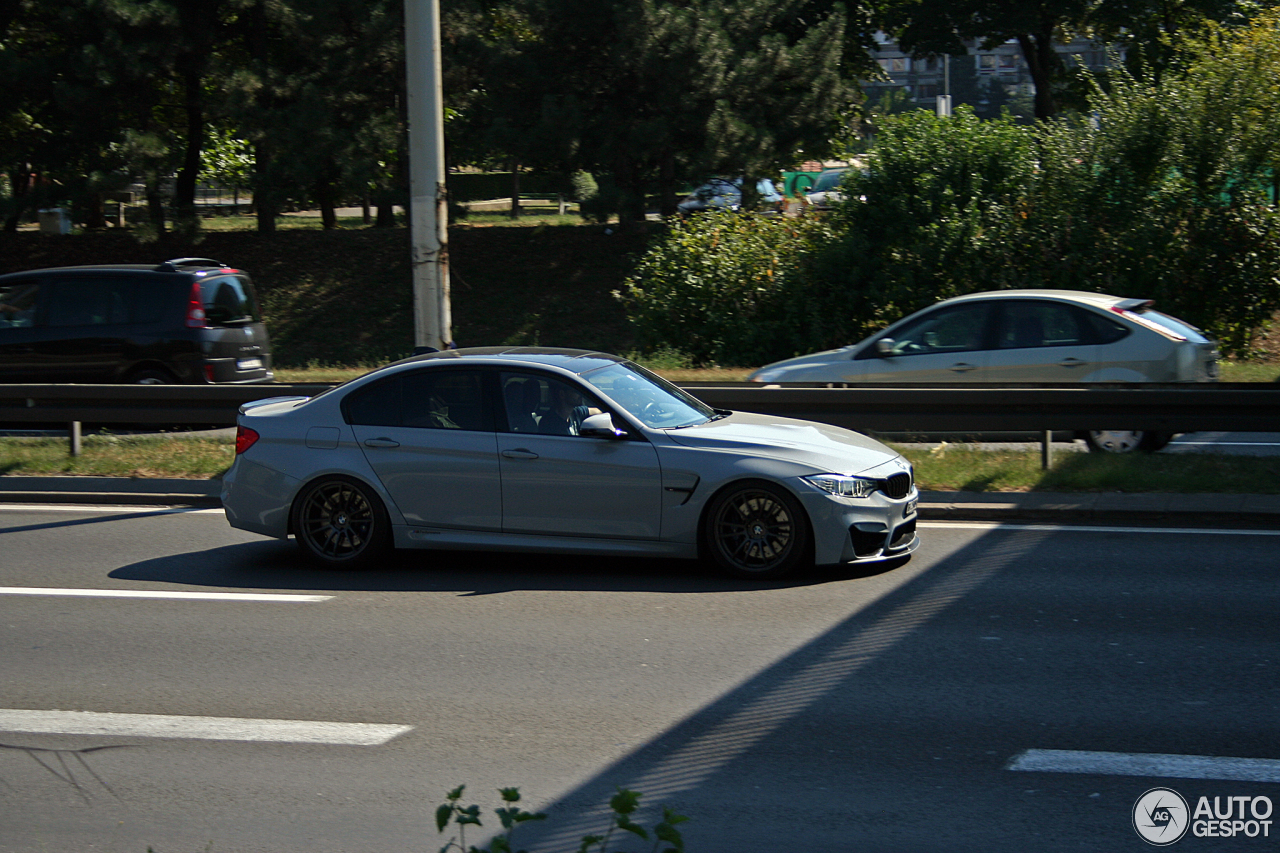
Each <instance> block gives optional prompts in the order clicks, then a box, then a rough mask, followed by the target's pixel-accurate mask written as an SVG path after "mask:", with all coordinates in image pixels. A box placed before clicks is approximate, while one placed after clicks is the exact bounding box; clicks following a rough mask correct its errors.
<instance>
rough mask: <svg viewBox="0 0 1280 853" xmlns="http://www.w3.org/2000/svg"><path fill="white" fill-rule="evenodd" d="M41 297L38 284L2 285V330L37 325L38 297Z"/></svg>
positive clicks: (0, 321)
mask: <svg viewBox="0 0 1280 853" xmlns="http://www.w3.org/2000/svg"><path fill="white" fill-rule="evenodd" d="M39 295H40V285H38V284H34V283H19V284H5V285H0V329H6V328H26V327H28V326H33V325H35V322H36V297H38V296H39Z"/></svg>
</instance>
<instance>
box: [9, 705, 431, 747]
mask: <svg viewBox="0 0 1280 853" xmlns="http://www.w3.org/2000/svg"><path fill="white" fill-rule="evenodd" d="M0 731H7V732H23V733H28V734H53V735H111V736H114V737H160V738H187V739H195V740H234V741H266V742H272V743H322V744H334V745H339V746H380V745H381V744H384V743H386V742H387V741H389V740H391V739H392V738H394V737H398V736H399V735H402V734H404V733H406V732H410V731H413V726H396V725H383V724H378V723H329V722H320V721H314V720H248V719H240V718H238V717H179V716H169V715H163V714H109V713H108V714H103V713H95V712H92V711H22V710H12V709H0Z"/></svg>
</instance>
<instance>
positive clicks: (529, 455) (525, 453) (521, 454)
mask: <svg viewBox="0 0 1280 853" xmlns="http://www.w3.org/2000/svg"><path fill="white" fill-rule="evenodd" d="M502 455H503V456H505V457H507V458H508V459H537V458H538V454H536V453H534V452H533V451H532V450H525V449H524V448H523V447H521V448H519V449H518V450H504V451H502Z"/></svg>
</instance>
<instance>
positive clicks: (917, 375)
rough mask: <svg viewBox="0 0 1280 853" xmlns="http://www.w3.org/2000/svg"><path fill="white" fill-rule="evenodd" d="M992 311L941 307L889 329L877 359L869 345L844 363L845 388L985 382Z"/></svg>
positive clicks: (981, 305) (976, 305)
mask: <svg viewBox="0 0 1280 853" xmlns="http://www.w3.org/2000/svg"><path fill="white" fill-rule="evenodd" d="M990 318H991V305H990V303H988V302H985V301H982V302H964V303H960V304H958V305H946V306H943V307H940V308H937V309H934V310H932V311H928V312H925V313H923V314H920V315H918V316H916V317H913V318H911V319H910V320H908V321H907V322H906V323H903V324H901V325H899V326H896V327H894V328H892V329H889V330H888V331H887V332H886V334H885V335H883V336H881V339H880V340H891V341H892V343H891V345H889V351H888V352H887V353H881V352H880V351H879V350H878V348H877V346H876V344H877V343H878V341H873V342H872V343H871V345H870V346H867V347H864V348H863V349H861V350H859V351H858V353H857V354H856V355H855V356H854V358H853V359H852V360H851V361H850V363H849V374H848V378H847V379H846V380H845V381H848V382H925V383H932V384H946V383H949V382H985V381H986V377H987V359H988V356H989V354H990V353H989V350H988V349H987V347H988V341H989V339H990V334H989V333H990Z"/></svg>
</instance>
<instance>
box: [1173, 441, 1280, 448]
mask: <svg viewBox="0 0 1280 853" xmlns="http://www.w3.org/2000/svg"><path fill="white" fill-rule="evenodd" d="M1169 444H1171V445H1184V446H1185V445H1193V444H1194V445H1204V446H1205V447H1280V442H1276V441H1171V442H1169Z"/></svg>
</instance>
